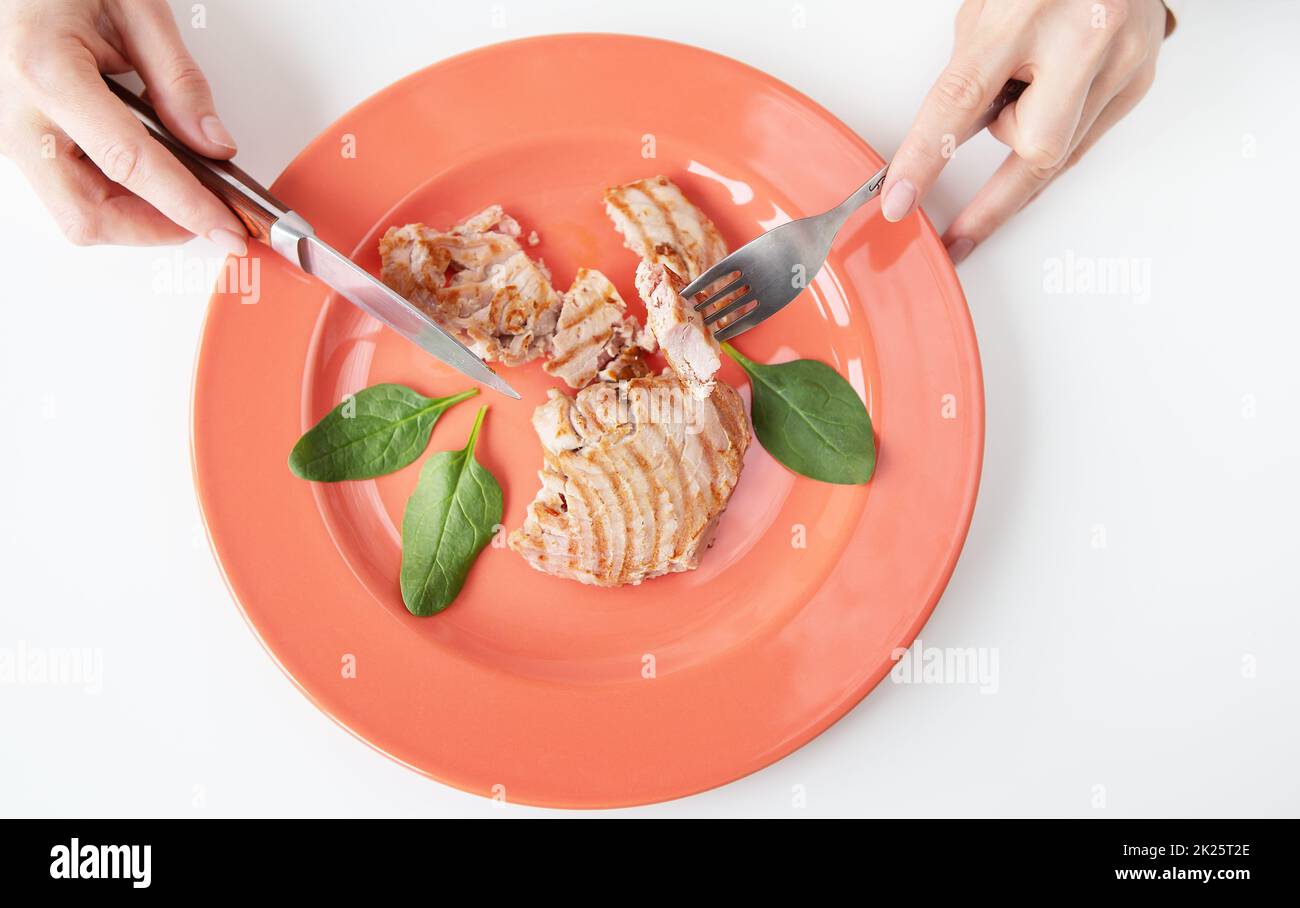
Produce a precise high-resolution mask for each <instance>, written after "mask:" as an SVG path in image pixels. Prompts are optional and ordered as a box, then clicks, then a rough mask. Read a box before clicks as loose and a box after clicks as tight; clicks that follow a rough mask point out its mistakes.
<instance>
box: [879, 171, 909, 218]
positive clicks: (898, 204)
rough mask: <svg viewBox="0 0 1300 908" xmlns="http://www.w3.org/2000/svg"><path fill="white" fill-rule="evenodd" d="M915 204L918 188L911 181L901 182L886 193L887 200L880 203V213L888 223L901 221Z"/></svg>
mask: <svg viewBox="0 0 1300 908" xmlns="http://www.w3.org/2000/svg"><path fill="white" fill-rule="evenodd" d="M915 204H916V187H915V186H913V185H912V183H911V182H910V181H909V180H899V181H898V182H897V183H895V184H894V185H893V186H890V187H889V192H887V193H885V200H884V201H883V202H881V203H880V213H881V214H883V215H884V216H885V220H886V221H901V220H902V219H903V218H905V217H907V213H908V212H909V211H911V210H912V206H913V205H915Z"/></svg>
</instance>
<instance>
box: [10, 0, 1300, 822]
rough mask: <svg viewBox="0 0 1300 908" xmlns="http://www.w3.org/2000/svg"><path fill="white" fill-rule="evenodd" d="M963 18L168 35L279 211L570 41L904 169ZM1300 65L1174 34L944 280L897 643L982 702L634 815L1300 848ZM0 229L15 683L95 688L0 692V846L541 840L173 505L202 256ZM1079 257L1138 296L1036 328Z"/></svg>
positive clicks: (1257, 33) (680, 19)
mask: <svg viewBox="0 0 1300 908" xmlns="http://www.w3.org/2000/svg"><path fill="white" fill-rule="evenodd" d="M955 5H956V4H955V3H907V4H903V3H895V2H853V3H850V2H839V3H836V2H829V0H809V2H806V3H800V4H791V3H787V2H768V3H763V2H746V3H740V2H732V3H700V2H698V0H691V2H678V0H665V2H660V3H657V4H655V5H654V8H653V12H651V11H650V10H651V8H650V7H648V6H646V5H645V4H643V3H626V2H613V3H602V4H595V3H591V2H590V0H585V2H551V0H547V2H536V0H533V2H523V0H508V2H501V3H496V4H487V3H484V4H461V5H460V7H461V9H462V10H465V9H468V10H470V11H469V12H464V11H461V12H452V11H451V10H452V8H453V5H452V4H443V3H438V4H433V3H414V2H410V3H398V2H387V3H385V2H374V3H364V4H361V3H348V2H319V0H314V2H312V3H310V4H309V3H307V2H305V0H301V2H277V3H265V2H258V0H237V2H236V0H213V2H209V3H207V4H206V15H207V24H206V27H205V28H203V29H194V28H191V27H189V26H188V25H186V26H185V27H184V32H185V34H186V36H187V40H188V41H189V43H190V46H191V47H192V49H193V51H194V53H195V55H196V56H197V58H198V59H199V61H200V63H201V64H202V65H203V66H204V68H205V70H206V71H207V73H208V75H209V77H210V79H211V81H212V82H213V84H214V86H215V90H216V94H217V99H218V102H219V104H220V106H221V110H222V112H223V116H224V118H225V121H226V123H227V124H228V125H229V126H230V128H231V130H232V131H233V132H234V134H235V135H236V137H237V138H238V139H239V141H240V142H241V144H242V147H243V149H244V150H243V151H242V153H241V154H240V158H239V160H240V162H241V164H242V165H243V166H244V167H245V168H246V169H248V170H249V171H250V172H252V173H253V174H255V175H257V176H258V177H260V178H263V179H264V180H265V181H267V182H270V181H271V179H272V178H274V177H275V175H276V174H278V173H279V171H280V170H281V169H282V168H283V167H284V165H285V164H286V163H287V162H288V161H289V160H290V159H291V157H292V156H293V155H294V154H295V153H296V151H297V150H298V149H299V148H301V147H302V146H303V145H304V144H305V143H306V142H307V141H308V140H309V139H311V138H312V137H313V136H314V135H316V133H317V132H319V131H320V130H322V129H323V128H324V127H325V126H326V125H327V124H329V123H330V122H331V121H332V120H333V119H335V118H336V117H337V116H339V115H340V114H341V113H343V112H344V111H345V110H346V109H347V108H349V107H350V106H351V105H353V104H354V103H356V102H358V101H360V100H361V99H363V98H365V97H366V96H368V95H370V94H371V93H373V92H375V91H377V90H379V89H380V88H382V87H383V86H384V85H386V84H388V83H389V82H392V81H393V80H395V79H397V78H398V77H400V76H402V75H405V74H406V73H409V72H411V71H413V70H415V69H418V68H420V67H423V66H425V65H427V64H429V63H432V62H434V61H436V60H438V59H440V58H442V57H445V56H447V55H450V54H453V53H457V52H460V51H464V50H467V49H470V48H474V47H477V46H480V45H483V44H487V43H492V42H496V41H501V40H506V39H509V38H515V37H520V36H524V35H532V34H542V33H548V32H564V31H612V32H633V33H642V34H648V35H656V36H662V37H665V38H671V39H675V40H679V41H684V42H688V43H691V44H698V45H705V46H710V47H713V48H714V49H716V50H718V51H720V52H722V53H724V54H728V55H731V56H734V57H738V58H740V59H742V60H744V61H746V62H749V63H752V64H754V65H756V66H758V67H761V68H763V69H765V70H767V71H769V72H771V73H773V74H774V75H776V76H778V77H779V78H781V79H784V80H786V81H787V82H789V83H790V84H792V85H794V86H795V87H797V88H799V89H800V90H802V91H804V92H806V93H808V94H809V95H811V96H812V97H813V98H814V99H816V100H817V101H819V102H821V103H822V104H824V105H825V106H826V107H828V108H829V109H830V110H832V111H834V112H835V113H836V114H838V115H839V116H840V117H842V118H843V119H844V120H845V121H846V122H847V123H848V124H849V125H850V126H852V127H853V128H854V129H856V130H857V131H858V132H860V133H861V134H862V135H864V136H865V137H866V138H867V139H868V141H870V142H871V143H872V144H873V145H874V146H875V147H876V148H878V149H882V150H888V149H891V148H893V147H894V146H895V145H896V144H897V142H898V141H899V140H900V138H901V137H902V135H903V132H904V130H905V128H906V126H907V124H908V123H909V122H910V119H911V116H912V114H913V112H914V108H915V106H916V104H917V102H918V100H919V99H920V98H921V96H922V94H923V92H924V91H925V89H926V88H927V87H928V85H929V82H930V80H932V79H933V77H934V76H935V74H936V73H937V71H938V69H939V67H940V66H941V64H942V63H943V62H944V60H945V59H946V55H947V52H948V48H949V42H950V34H951V17H952V11H953V8H954V7H955ZM190 7H191V4H190V3H189V2H188V0H186V2H184V3H178V4H175V8H176V10H177V12H178V14H180V15H181V17H182V21H183V22H186V23H188V20H189V16H190V12H189V10H190ZM390 7H391V10H390V11H384V10H385V9H386V8H390ZM800 16H803V17H804V26H803V27H796V25H797V24H798V21H799V17H800ZM395 25H397V26H400V27H394V26H395ZM1297 33H1300V4H1297V3H1294V2H1285V0H1273V2H1269V0H1255V2H1249V3H1246V2H1241V3H1232V4H1226V3H1208V2H1201V3H1197V2H1188V3H1187V4H1186V8H1185V12H1184V15H1183V21H1182V22H1181V25H1180V27H1179V29H1178V31H1177V32H1176V33H1175V35H1174V36H1173V38H1172V39H1171V40H1170V41H1169V43H1168V44H1167V46H1166V48H1165V52H1164V53H1163V54H1162V57H1161V63H1160V76H1159V77H1158V78H1157V80H1156V84H1155V87H1154V89H1153V91H1152V92H1151V94H1150V95H1149V96H1148V97H1147V98H1146V100H1145V101H1143V103H1142V104H1141V105H1140V106H1139V107H1138V109H1137V110H1136V111H1135V112H1134V113H1133V114H1132V115H1130V117H1129V118H1127V119H1126V120H1124V121H1123V122H1122V123H1121V124H1120V125H1119V126H1118V127H1117V128H1116V129H1115V130H1114V131H1113V132H1112V133H1111V134H1110V135H1109V136H1107V137H1106V139H1105V140H1104V141H1103V142H1102V143H1101V144H1100V145H1099V146H1098V147H1097V148H1096V149H1095V150H1094V151H1093V152H1092V154H1091V155H1089V157H1088V158H1087V159H1086V160H1085V161H1084V162H1083V163H1082V164H1081V165H1080V166H1079V167H1077V168H1076V169H1075V170H1074V171H1073V172H1071V173H1070V174H1068V175H1067V176H1065V177H1064V178H1063V179H1061V180H1060V182H1059V184H1058V185H1055V186H1053V187H1052V188H1051V189H1050V190H1049V192H1048V193H1047V194H1045V195H1044V196H1043V197H1042V198H1041V199H1039V200H1038V201H1037V202H1035V203H1034V204H1033V205H1032V206H1031V207H1030V208H1029V209H1027V210H1026V211H1024V212H1023V213H1022V214H1021V215H1020V216H1018V217H1017V218H1016V219H1015V220H1014V221H1013V222H1012V223H1011V224H1010V225H1009V226H1007V227H1006V228H1005V229H1004V230H1002V231H1001V232H1000V233H999V234H998V235H997V236H996V237H995V238H994V239H992V240H991V241H990V242H989V243H988V244H987V245H986V246H985V247H984V248H981V249H979V250H977V252H976V253H975V254H974V255H973V256H972V257H971V259H969V260H968V261H967V262H966V263H965V264H964V265H963V266H962V268H961V269H960V273H961V278H962V282H963V284H964V286H965V288H966V293H967V295H968V297H969V300H970V305H971V309H972V311H973V313H974V318H975V325H976V328H977V330H978V334H979V343H980V349H981V354H982V357H983V362H984V376H985V382H986V391H987V409H988V439H987V445H986V452H985V463H984V476H983V484H982V487H981V489H980V496H979V503H978V506H977V508H976V512H975V518H974V524H973V526H972V528H971V532H970V537H969V540H968V542H967V543H966V548H965V552H964V554H963V555H962V558H961V562H960V563H959V565H958V567H957V570H956V573H955V574H954V576H953V578H952V582H951V585H950V586H949V588H948V591H947V593H946V594H945V595H944V597H943V600H942V601H941V602H940V604H939V607H938V609H937V610H936V612H935V613H934V616H933V617H932V618H931V620H930V622H929V624H928V625H926V627H925V629H924V631H923V632H922V635H921V638H922V640H923V641H924V644H925V646H927V647H931V646H934V647H963V648H964V647H979V648H989V650H990V651H991V650H996V652H997V657H998V665H999V674H998V685H997V691H996V693H981V692H980V691H979V689H978V688H977V687H975V686H971V685H959V684H942V685H899V684H891V683H889V682H888V681H887V682H886V683H884V684H882V685H881V686H880V687H879V688H878V689H877V690H876V691H875V692H874V693H873V694H871V695H870V696H869V697H868V698H867V699H866V700H865V701H864V702H863V703H862V704H861V705H860V706H858V707H857V708H856V709H854V710H853V711H852V712H851V713H850V714H849V715H848V716H847V717H845V718H844V719H843V720H842V721H841V722H839V723H838V724H837V725H836V726H834V727H833V728H832V729H831V730H830V731H828V732H827V733H825V734H824V735H822V736H821V737H819V738H817V739H816V740H814V741H813V742H812V743H811V744H809V745H808V746H806V747H804V748H803V749H802V750H800V751H798V752H796V753H795V754H794V755H792V756H790V757H788V758H786V759H784V760H782V761H780V762H779V763H777V764H776V765H774V766H772V767H770V768H768V769H766V770H764V771H762V772H759V773H756V774H755V775H753V776H750V777H748V778H746V779H743V780H741V781H740V782H737V783H734V784H731V785H727V786H725V787H723V788H721V789H718V790H715V791H712V792H708V793H706V794H702V795H699V796H696V797H691V798H687V799H684V800H681V801H677V802H674V803H670V804H663V805H657V806H653V807H649V808H643V809H641V810H638V811H628V813H634V814H649V815H656V816H678V815H730V814H742V815H776V816H784V815H813V814H833V815H859V814H868V815H888V816H897V815H923V816H931V815H967V814H976V815H1067V816H1070V815H1073V816H1149V815H1255V814H1266V815H1272V814H1284V815H1293V816H1294V815H1296V814H1297V813H1298V812H1300V787H1298V783H1297V782H1296V772H1295V768H1296V765H1297V763H1300V730H1298V722H1297V720H1298V718H1300V686H1298V685H1300V660H1297V658H1296V656H1295V645H1296V640H1297V638H1298V637H1300V617H1298V616H1297V606H1298V605H1300V581H1297V578H1296V567H1297V561H1300V533H1298V532H1297V519H1296V511H1297V507H1298V506H1300V470H1297V466H1300V418H1298V417H1300V367H1298V366H1297V362H1296V354H1295V352H1294V349H1295V343H1296V338H1297V337H1300V298H1298V294H1297V290H1296V284H1295V280H1294V273H1295V267H1296V262H1297V258H1298V256H1297V252H1296V244H1295V241H1294V239H1293V238H1292V237H1293V235H1294V226H1293V218H1294V212H1293V211H1292V210H1291V208H1292V207H1294V206H1293V203H1294V201H1295V199H1296V197H1297V194H1296V191H1295V188H1294V187H1295V183H1294V180H1295V151H1296V149H1297V148H1298V147H1300V106H1298V105H1297V104H1296V101H1295V87H1296V85H1297V84H1298V83H1300V79H1298V78H1297V75H1298V74H1297V69H1298V68H1300V67H1298V66H1297V62H1296V57H1295V51H1294V46H1293V40H1294V37H1295V35H1296V34H1297ZM271 61H274V63H272V62H271ZM271 87H273V89H274V90H270V88H271ZM1001 154H1002V150H1001V146H999V145H997V144H996V143H995V142H993V141H992V140H991V139H989V138H987V137H981V138H980V139H978V140H976V141H974V142H972V143H971V144H970V145H969V146H967V147H964V148H963V149H962V151H961V153H960V154H959V156H958V157H957V159H956V160H955V161H954V162H953V164H952V165H951V166H950V168H949V169H948V171H947V172H946V173H945V174H944V176H943V178H942V181H941V183H940V185H939V187H938V189H937V190H936V191H935V193H934V194H933V197H932V198H931V199H930V201H929V202H928V204H927V206H926V207H927V210H928V212H929V214H930V216H931V217H932V218H933V219H934V220H935V222H936V224H938V225H939V226H941V227H942V226H943V225H945V224H946V223H947V222H948V221H949V220H950V219H951V218H952V216H953V215H954V214H955V213H956V212H957V210H958V209H959V207H960V205H961V202H962V200H963V199H964V198H966V197H968V196H969V195H970V194H971V193H972V191H973V190H974V188H975V187H976V186H977V185H978V183H979V181H980V180H981V179H982V178H983V177H984V176H985V175H986V174H988V173H989V172H991V170H992V169H993V167H994V166H995V163H996V161H997V160H999V159H1000V157H1001ZM0 198H3V215H2V217H0V246H2V247H3V249H4V250H5V251H4V254H3V258H4V263H5V271H6V278H7V280H6V289H5V293H4V327H3V329H2V330H0V414H2V415H3V421H2V422H0V425H3V435H2V436H0V437H3V442H4V443H3V444H2V445H0V475H3V476H4V477H5V480H4V482H3V484H0V597H2V599H3V603H2V605H0V653H2V652H3V651H4V650H6V649H8V650H9V651H10V653H14V652H17V651H18V648H19V647H21V646H26V647H44V648H51V647H90V648H93V649H95V650H98V651H100V652H102V655H103V682H102V690H101V691H100V692H99V693H97V694H96V693H88V692H86V691H85V690H84V689H82V687H79V686H75V685H21V684H17V683H14V682H12V681H11V682H8V683H6V682H0V739H2V740H3V746H0V814H3V815H11V814H16V815H57V816H63V815H150V816H152V815H177V816H201V815H208V816H226V815H282V814H288V815H309V816H316V815H321V816H325V815H330V816H333V815H344V816H353V815H410V816H427V815H439V816H446V815H459V816H503V815H537V814H541V813H545V811H539V810H533V809H531V808H526V807H517V806H508V807H506V808H504V809H494V807H493V805H492V803H491V802H490V801H488V800H486V799H482V798H479V797H475V796H472V795H468V794H463V793H461V792H458V791H454V790H452V789H449V788H445V787H443V786H440V785H438V784H436V783H434V782H430V781H428V780H427V779H424V778H422V777H420V776H418V775H416V774H415V773H413V772H410V771H409V770H407V769H404V768H403V767H401V766H399V765H397V764H396V763H393V762H391V761H389V760H387V759H385V758H384V757H382V756H380V755H379V754H377V753H376V752H374V751H373V750H371V749H370V748H368V747H367V746H366V745H364V744H363V743H361V742H360V741H358V740H356V739H354V738H353V737H351V736H350V735H349V734H348V733H346V732H345V731H343V730H342V729H340V728H339V727H338V726H336V725H335V724H334V723H333V722H332V721H331V720H329V719H328V718H326V717H325V716H324V715H323V714H321V713H320V712H318V711H317V710H316V709H315V708H314V707H313V706H312V705H311V704H310V703H309V702H308V700H307V699H306V698H305V697H304V696H303V695H302V694H301V693H299V691H298V690H296V689H295V688H294V686H293V685H292V684H291V683H290V682H289V681H288V680H287V679H286V678H285V677H284V675H283V674H281V672H280V670H279V669H278V668H277V667H276V666H275V665H274V663H273V662H272V661H271V659H270V658H269V657H268V656H267V654H266V653H265V652H264V651H263V650H262V648H261V646H260V645H259V644H258V642H257V641H256V640H255V639H254V637H253V634H252V633H251V632H250V631H249V629H248V628H247V627H246V626H245V624H244V621H243V619H242V618H241V617H240V616H239V613H238V612H237V610H236V608H235V606H234V604H233V603H232V601H231V599H230V595H229V593H228V592H227V590H226V587H225V586H224V584H223V582H222V580H221V577H220V574H219V572H218V569H217V566H216V564H215V563H214V561H213V558H212V555H211V554H210V552H209V549H208V545H207V543H206V541H205V539H204V534H203V529H202V528H201V525H200V520H199V514H198V509H197V505H196V503H195V496H194V492H193V486H192V483H191V476H190V457H189V430H188V420H189V397H190V382H191V369H192V366H193V360H194V352H195V347H196V343H197V340H198V334H199V326H200V321H201V319H202V315H203V307H204V304H205V299H206V297H207V294H208V286H207V285H206V284H205V283H204V282H202V281H197V282H195V283H194V285H193V286H188V287H184V288H182V292H176V291H175V290H174V289H172V290H167V289H165V288H159V287H157V286H156V281H155V276H156V275H157V274H159V273H164V272H165V273H170V272H169V271H168V269H171V268H173V267H174V263H175V262H176V259H175V258H174V257H175V256H182V255H183V256H184V261H185V262H187V263H189V262H200V263H207V264H209V265H211V264H212V260H213V259H215V257H216V251H215V249H214V248H213V247H211V246H209V245H207V244H206V243H205V242H199V241H196V242H194V243H191V244H190V245H188V246H187V247H185V248H184V250H183V252H178V251H177V250H174V249H163V250H158V249H121V248H85V249H83V248H74V247H71V246H69V245H67V244H66V243H64V242H63V240H62V239H61V237H60V236H59V234H58V232H57V230H56V229H55V227H54V225H53V224H52V222H51V221H50V219H49V218H48V217H47V216H46V214H45V212H44V210H43V209H42V208H41V207H40V205H39V204H38V203H37V201H36V200H35V198H34V196H33V195H32V194H31V193H30V191H29V190H28V189H27V187H26V186H25V184H24V183H23V182H22V180H21V179H20V177H19V175H18V173H17V171H16V169H15V168H14V167H13V166H12V165H10V164H9V163H8V162H5V163H4V164H3V165H0ZM1070 257H1073V259H1072V260H1073V261H1076V262H1077V261H1079V260H1080V259H1087V260H1090V261H1092V262H1093V263H1098V262H1101V261H1102V260H1108V259H1114V260H1123V261H1135V262H1137V263H1138V266H1139V267H1140V268H1149V274H1150V279H1149V287H1148V288H1147V289H1149V293H1145V294H1139V296H1149V299H1147V300H1145V301H1143V300H1141V299H1138V300H1136V301H1135V300H1134V298H1133V295H1132V294H1127V295H1126V294H1123V293H1116V292H1111V293H1084V292H1073V293H1053V292H1048V289H1047V288H1046V287H1045V278H1046V277H1048V276H1049V273H1050V271H1051V269H1052V268H1054V267H1056V266H1055V265H1054V264H1053V263H1062V262H1066V261H1067V260H1070ZM195 267H198V266H197V265H196V266H195ZM1102 541H1104V547H1103V546H1099V545H1098V544H1097V543H1098V542H1102ZM800 794H802V798H803V803H804V805H805V806H798V805H799V802H800Z"/></svg>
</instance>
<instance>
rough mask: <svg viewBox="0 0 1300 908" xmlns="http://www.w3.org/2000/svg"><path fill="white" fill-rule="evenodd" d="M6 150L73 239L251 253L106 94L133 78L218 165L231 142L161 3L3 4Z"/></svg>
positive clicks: (3, 0)
mask: <svg viewBox="0 0 1300 908" xmlns="http://www.w3.org/2000/svg"><path fill="white" fill-rule="evenodd" d="M0 51H2V52H3V53H0V152H3V153H4V154H5V156H7V157H9V158H12V159H13V160H14V161H15V162H16V163H17V164H18V166H19V167H20V168H21V169H22V171H23V174H24V176H26V177H27V180H28V182H30V183H31V184H32V187H33V188H34V189H35V190H36V193H37V195H39V196H40V198H41V201H42V202H44V203H45V207H46V208H48V209H49V210H50V214H52V215H53V216H54V219H55V220H56V221H57V222H58V224H59V226H60V227H61V228H62V229H63V232H64V233H65V234H66V235H67V237H68V239H70V240H72V241H73V242H74V243H77V244H80V245H84V244H90V243H125V244H130V245H151V244H157V243H174V242H179V241H181V240H184V239H186V238H187V237H189V236H190V235H191V234H197V235H200V236H206V237H208V238H209V239H210V240H212V241H213V242H215V243H216V244H217V245H218V246H220V247H221V248H222V249H224V250H226V251H228V252H232V253H236V254H242V253H243V252H244V251H245V237H246V233H245V231H244V228H243V225H241V224H240V222H239V220H238V219H237V218H236V217H235V216H234V214H232V213H231V211H230V209H228V208H226V206H225V205H223V204H222V203H221V202H220V201H219V200H218V199H217V198H216V196H214V195H212V194H211V193H210V192H208V191H207V190H206V189H204V188H203V186H202V185H201V184H200V183H199V181H198V180H197V179H196V178H195V177H194V175H193V174H191V173H190V172H189V171H188V170H186V169H185V167H184V166H183V165H182V164H181V163H180V162H179V161H177V160H176V159H175V158H174V157H173V156H172V155H171V154H170V153H169V152H168V151H167V150H166V149H165V148H163V146H162V145H160V144H158V142H156V141H155V140H154V139H152V138H150V136H149V135H148V133H146V132H145V129H144V126H143V125H141V124H140V122H139V121H138V120H137V119H136V118H135V116H134V115H132V114H131V112H130V111H129V110H127V108H126V107H125V105H123V104H122V102H121V101H119V100H118V99H117V98H116V97H114V96H113V95H112V93H110V92H109V90H108V87H107V86H106V85H105V84H104V80H103V78H102V77H101V76H100V73H122V72H129V71H131V70H135V71H137V72H138V73H139V74H140V77H141V78H142V79H143V80H144V83H145V87H146V89H147V90H148V92H149V98H150V100H151V101H152V103H153V105H154V107H156V108H157V110H158V113H159V115H160V117H161V118H162V120H163V122H164V123H166V125H167V128H168V129H170V130H171V131H172V132H173V133H174V134H175V135H176V136H178V137H179V138H180V139H181V141H183V142H184V143H185V144H186V145H188V146H189V147H190V148H192V149H194V150H195V151H197V152H199V153H201V154H205V155H207V156H209V157H213V158H229V157H230V156H232V155H233V154H234V153H235V142H234V140H233V139H232V138H231V137H230V133H228V132H227V131H226V128H225V127H224V126H222V125H221V121H220V120H219V119H218V118H217V115H216V109H215V107H214V106H213V103H212V94H211V92H209V90H208V83H207V81H206V80H205V79H204V78H203V73H202V72H200V71H199V67H198V65H197V64H196V63H195V62H194V58H193V57H191V56H190V55H189V52H188V51H187V50H186V49H185V44H184V42H183V41H181V36H180V33H179V32H178V31H177V29H176V23H175V22H173V21H172V16H171V12H170V11H169V10H168V9H167V6H166V4H165V3H164V2H163V0H0Z"/></svg>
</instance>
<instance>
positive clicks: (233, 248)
mask: <svg viewBox="0 0 1300 908" xmlns="http://www.w3.org/2000/svg"><path fill="white" fill-rule="evenodd" d="M208 239H210V240H211V241H212V242H213V243H215V244H216V246H217V248H219V249H220V250H221V251H222V252H228V253H230V254H231V255H244V254H245V253H247V252H248V243H247V242H246V241H245V240H244V238H243V237H242V236H240V235H239V234H237V233H235V232H234V231H233V230H227V229H226V228H225V227H218V228H217V229H215V230H210V231H208Z"/></svg>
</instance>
